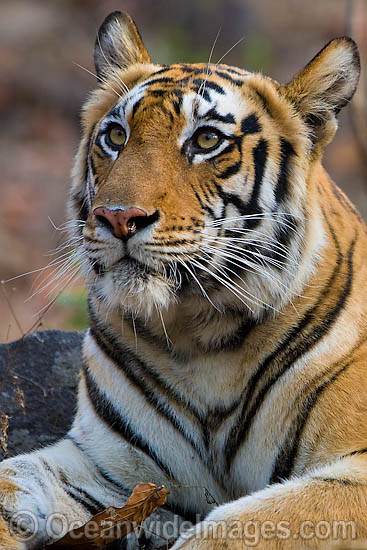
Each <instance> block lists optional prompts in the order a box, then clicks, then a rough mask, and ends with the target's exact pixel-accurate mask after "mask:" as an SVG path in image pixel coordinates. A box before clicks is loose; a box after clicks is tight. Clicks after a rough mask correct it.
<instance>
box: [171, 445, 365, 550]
mask: <svg viewBox="0 0 367 550" xmlns="http://www.w3.org/2000/svg"><path fill="white" fill-rule="evenodd" d="M353 540H354V541H356V540H358V541H360V540H363V541H364V543H362V546H359V545H358V544H357V547H358V548H367V454H359V455H353V456H350V457H346V458H344V459H341V460H340V461H338V462H335V463H333V464H331V465H329V466H326V467H323V468H319V469H317V470H314V471H312V472H311V473H309V474H308V475H305V476H302V477H299V478H293V479H291V480H289V481H286V482H284V483H281V484H276V485H272V486H270V487H268V488H266V489H264V490H262V491H259V492H257V493H254V494H253V495H250V496H247V497H243V498H241V499H239V500H236V501H234V502H231V503H229V504H224V505H222V506H219V507H218V508H216V509H215V510H213V512H211V513H210V514H209V515H208V516H207V518H206V520H205V521H204V522H202V523H199V524H197V525H196V526H195V527H194V528H193V529H192V530H190V531H188V532H187V533H186V535H185V536H183V537H181V538H180V539H179V540H178V541H177V542H176V544H175V545H174V546H173V549H172V550H225V549H226V550H229V549H231V550H246V549H250V548H261V550H307V549H316V548H328V549H329V548H331V547H332V545H334V544H335V548H354V546H353V545H352V541H353ZM340 544H341V546H340ZM363 544H365V546H364V545H363Z"/></svg>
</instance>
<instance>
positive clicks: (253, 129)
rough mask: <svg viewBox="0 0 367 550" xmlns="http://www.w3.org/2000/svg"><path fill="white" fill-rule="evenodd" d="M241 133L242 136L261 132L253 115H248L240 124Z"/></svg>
mask: <svg viewBox="0 0 367 550" xmlns="http://www.w3.org/2000/svg"><path fill="white" fill-rule="evenodd" d="M241 132H242V133H243V135H244V136H246V135H249V134H256V133H257V132H261V126H260V124H259V121H258V118H257V116H256V115H255V114H252V115H249V116H248V117H246V118H245V119H244V120H243V121H242V122H241Z"/></svg>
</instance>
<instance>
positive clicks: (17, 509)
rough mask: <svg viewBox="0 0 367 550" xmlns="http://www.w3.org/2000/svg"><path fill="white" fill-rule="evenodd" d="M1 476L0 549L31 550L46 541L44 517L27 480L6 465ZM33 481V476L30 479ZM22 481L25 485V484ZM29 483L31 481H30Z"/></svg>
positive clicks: (0, 473) (3, 465) (3, 466)
mask: <svg viewBox="0 0 367 550" xmlns="http://www.w3.org/2000/svg"><path fill="white" fill-rule="evenodd" d="M1 466H2V468H1V472H0V549H1V550H31V549H33V548H37V547H38V546H39V545H40V544H41V543H42V542H44V539H45V537H44V536H42V533H44V532H45V515H44V514H43V513H42V512H41V511H40V509H39V506H38V504H37V498H36V496H35V494H34V491H32V490H30V489H31V487H26V486H23V485H27V480H26V479H25V478H23V476H20V475H17V474H16V472H15V471H14V470H13V469H12V468H11V469H10V468H6V467H5V463H3V464H2V465H1ZM30 477H31V476H30ZM22 481H23V482H24V483H22ZM28 482H29V479H28Z"/></svg>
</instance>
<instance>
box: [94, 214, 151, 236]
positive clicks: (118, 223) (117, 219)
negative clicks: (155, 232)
mask: <svg viewBox="0 0 367 550" xmlns="http://www.w3.org/2000/svg"><path fill="white" fill-rule="evenodd" d="M93 213H94V215H95V217H96V218H97V220H98V221H99V222H101V223H102V224H103V225H105V226H106V227H108V228H109V229H110V231H111V232H112V233H113V234H114V235H115V237H117V238H118V239H124V240H125V239H129V238H130V237H132V236H133V235H135V233H136V232H137V231H138V230H139V229H140V228H141V227H145V224H144V223H141V222H143V218H146V217H147V213H146V212H144V210H141V209H140V208H134V207H133V208H127V209H126V210H121V209H117V210H109V209H108V208H104V207H99V208H96V209H95V210H94V211H93Z"/></svg>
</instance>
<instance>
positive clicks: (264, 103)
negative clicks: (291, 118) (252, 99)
mask: <svg viewBox="0 0 367 550" xmlns="http://www.w3.org/2000/svg"><path fill="white" fill-rule="evenodd" d="M255 93H256V95H257V97H258V98H259V99H260V101H261V104H262V106H263V109H264V111H265V112H266V113H267V114H268V115H269V116H270V117H271V118H273V113H272V112H271V110H270V105H269V103H268V101H267V99H266V97H265V96H264V95H263V94H262V93H260V92H259V91H258V90H255Z"/></svg>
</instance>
